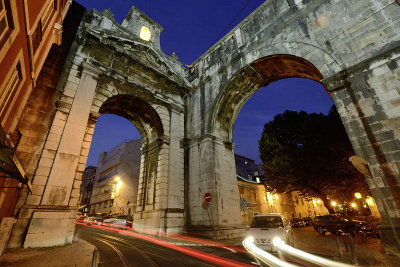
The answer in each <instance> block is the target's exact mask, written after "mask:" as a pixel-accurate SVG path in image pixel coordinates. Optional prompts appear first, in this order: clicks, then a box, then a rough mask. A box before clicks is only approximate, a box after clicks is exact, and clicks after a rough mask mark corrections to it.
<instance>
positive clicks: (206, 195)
mask: <svg viewBox="0 0 400 267" xmlns="http://www.w3.org/2000/svg"><path fill="white" fill-rule="evenodd" d="M211 199H212V196H211V194H210V193H205V194H204V200H205V201H206V202H210V201H211Z"/></svg>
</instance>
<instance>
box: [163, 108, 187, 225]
mask: <svg viewBox="0 0 400 267" xmlns="http://www.w3.org/2000/svg"><path fill="white" fill-rule="evenodd" d="M170 128H171V130H170V139H169V149H168V151H167V153H166V154H165V155H164V156H163V155H162V154H161V153H160V160H164V161H165V163H166V164H165V166H168V168H163V167H162V166H163V165H162V164H160V172H164V171H166V172H167V173H166V174H165V175H164V176H163V177H165V178H168V181H167V183H165V182H164V184H163V185H162V184H160V190H163V193H162V194H163V195H164V196H165V197H164V198H165V200H166V201H165V202H162V205H161V206H160V208H161V209H163V210H164V231H166V232H167V233H182V232H183V230H184V229H183V228H184V225H185V213H184V212H185V193H184V191H185V181H184V180H185V179H184V149H183V146H182V141H183V134H184V114H183V112H182V111H180V110H176V109H172V111H171V123H170ZM160 182H163V181H160Z"/></svg>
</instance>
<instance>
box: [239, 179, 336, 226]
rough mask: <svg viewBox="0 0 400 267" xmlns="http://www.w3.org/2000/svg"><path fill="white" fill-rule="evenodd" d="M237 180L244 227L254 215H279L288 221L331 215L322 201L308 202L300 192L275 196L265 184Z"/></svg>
mask: <svg viewBox="0 0 400 267" xmlns="http://www.w3.org/2000/svg"><path fill="white" fill-rule="evenodd" d="M237 179H238V187H239V197H240V206H241V214H242V224H243V225H249V224H250V223H251V221H252V220H253V217H254V215H257V214H264V213H279V214H281V215H282V216H283V217H284V218H285V219H287V220H290V219H294V218H304V217H315V216H319V215H325V214H328V213H329V212H328V209H327V208H325V206H324V204H323V203H322V201H321V200H320V199H313V200H306V199H304V198H303V197H301V196H300V194H299V192H291V193H285V194H273V193H271V192H267V190H266V188H265V186H264V184H260V183H257V182H253V181H249V180H246V179H243V178H242V177H240V176H238V178H237Z"/></svg>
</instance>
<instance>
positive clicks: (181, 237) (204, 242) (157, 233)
mask: <svg viewBox="0 0 400 267" xmlns="http://www.w3.org/2000/svg"><path fill="white" fill-rule="evenodd" d="M76 223H77V224H80V225H87V224H85V223H81V222H78V221H77V222H76ZM100 225H102V226H108V227H112V228H117V229H126V230H134V231H136V232H139V233H144V234H150V235H155V236H160V237H168V238H172V239H177V240H181V241H188V242H192V243H196V244H199V245H203V246H210V247H217V248H221V249H226V250H229V251H231V252H235V253H236V252H241V253H248V252H247V250H245V249H244V248H242V247H239V246H230V245H227V244H224V243H219V242H216V241H212V240H206V239H202V238H197V237H192V236H187V235H179V234H168V233H165V232H161V231H159V230H157V231H154V230H150V229H145V228H141V227H136V226H133V227H130V226H124V225H118V224H113V223H104V222H102V223H101V224H100ZM190 234H193V233H190ZM193 246H194V245H193Z"/></svg>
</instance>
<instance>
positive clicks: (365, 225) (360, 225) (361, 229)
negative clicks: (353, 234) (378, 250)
mask: <svg viewBox="0 0 400 267" xmlns="http://www.w3.org/2000/svg"><path fill="white" fill-rule="evenodd" d="M351 222H352V223H353V224H354V226H355V227H354V228H355V230H356V231H357V232H358V233H360V234H364V235H368V236H371V237H378V238H379V231H378V230H377V229H376V227H375V226H374V225H373V224H371V223H369V222H366V221H361V220H351Z"/></svg>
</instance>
